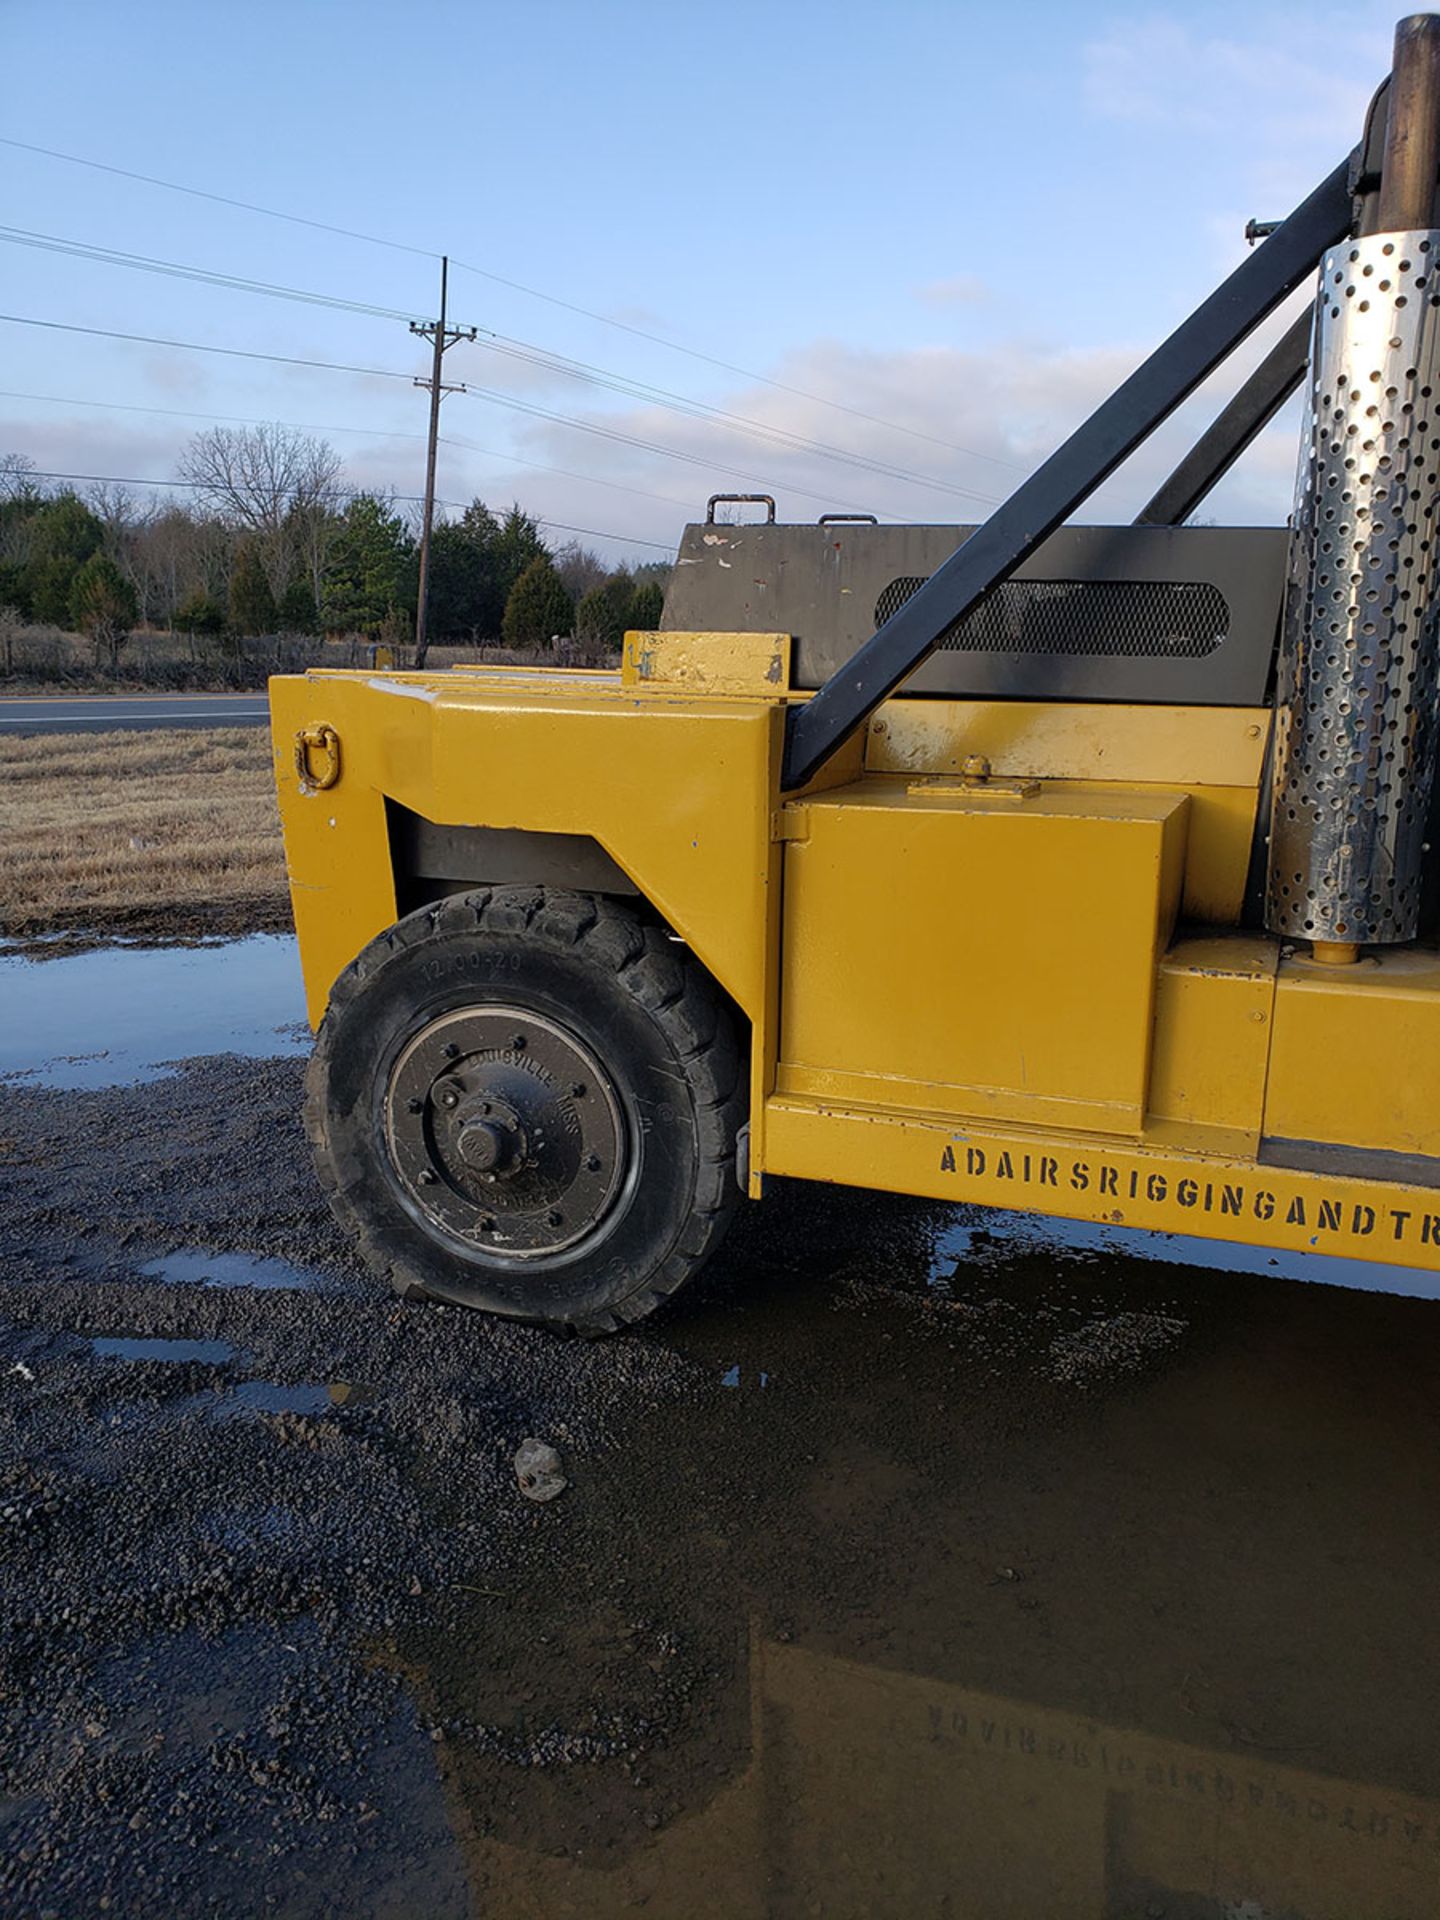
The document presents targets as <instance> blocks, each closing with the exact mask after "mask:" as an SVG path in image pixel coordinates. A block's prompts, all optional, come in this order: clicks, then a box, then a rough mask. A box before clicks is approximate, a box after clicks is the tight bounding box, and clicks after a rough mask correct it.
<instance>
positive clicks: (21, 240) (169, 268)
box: [0, 227, 412, 320]
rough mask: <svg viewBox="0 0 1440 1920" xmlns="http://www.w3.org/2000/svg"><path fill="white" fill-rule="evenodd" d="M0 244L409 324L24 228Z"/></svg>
mask: <svg viewBox="0 0 1440 1920" xmlns="http://www.w3.org/2000/svg"><path fill="white" fill-rule="evenodd" d="M0 240H6V241H9V242H10V243H11V245H13V246H18V247H36V248H39V249H40V250H41V251H42V252H45V253H60V254H65V255H67V256H71V257H73V258H75V259H78V260H94V261H96V262H98V264H100V265H101V266H106V267H133V268H135V269H136V270H137V271H139V272H142V273H161V274H164V275H166V276H167V277H168V278H169V279H172V280H194V281H197V282H198V283H199V284H200V285H201V286H206V287H223V288H224V289H225V290H226V291H227V292H229V293H261V294H265V295H266V296H267V297H268V298H270V299H274V300H298V301H300V302H301V303H302V304H303V305H305V306H310V307H326V308H329V309H331V310H333V311H337V312H341V313H361V314H365V315H366V316H367V317H369V318H371V319H376V320H409V319H410V318H411V317H412V316H411V314H409V313H403V312H401V311H400V309H399V308H398V307H381V306H377V305H375V304H374V303H373V302H371V301H368V300H347V299H344V298H343V297H342V296H341V295H339V294H331V293H313V292H310V291H308V290H307V289H306V288H304V287H282V286H275V285H272V284H271V283H270V282H269V281H267V280H246V279H244V278H243V277H242V276H241V275H239V274H234V273H217V272H215V271H213V270H212V269H211V268H209V267H191V266H187V265H185V263H184V262H183V261H179V260H152V259H151V258H150V257H149V256H148V255H147V254H143V253H122V252H121V251H120V250H119V249H118V248H116V247H96V246H92V245H91V244H90V243H89V242H88V241H84V240H65V239H62V238H61V237H60V236H59V235H57V234H53V233H32V232H31V231H29V229H27V228H25V227H0Z"/></svg>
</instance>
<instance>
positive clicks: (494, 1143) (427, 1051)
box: [385, 1006, 628, 1260]
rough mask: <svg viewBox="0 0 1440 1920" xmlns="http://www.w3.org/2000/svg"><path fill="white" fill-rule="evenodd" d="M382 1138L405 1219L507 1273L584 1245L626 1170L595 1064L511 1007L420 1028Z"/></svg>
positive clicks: (554, 1030)
mask: <svg viewBox="0 0 1440 1920" xmlns="http://www.w3.org/2000/svg"><path fill="white" fill-rule="evenodd" d="M385 1137H386V1144H387V1146H388V1147H389V1150H390V1159H391V1163H392V1165H393V1166H394V1168H395V1172H396V1174H397V1175H398V1176H399V1179H400V1184H401V1186H402V1187H403V1189H404V1191H405V1193H406V1196H407V1197H408V1199H409V1200H410V1202H411V1204H412V1206H414V1207H416V1208H418V1209H419V1211H420V1212H422V1213H423V1214H425V1215H426V1216H427V1218H428V1219H429V1220H431V1221H433V1222H434V1223H435V1224H436V1225H437V1226H439V1227H441V1228H443V1229H444V1230H445V1231H446V1232H448V1233H449V1234H451V1235H453V1236H455V1237H457V1238H459V1239H461V1240H463V1241H465V1242H467V1243H468V1244H470V1245H472V1246H477V1247H482V1248H484V1249H485V1251H486V1252H488V1253H492V1254H494V1255H496V1256H497V1257H499V1258H502V1259H505V1258H509V1259H512V1260H525V1259H536V1258H538V1257H540V1256H543V1255H548V1254H556V1253H561V1252H563V1251H564V1250H565V1249H567V1248H569V1247H573V1246H575V1245H576V1244H577V1242H579V1241H581V1240H583V1239H585V1238H586V1237H587V1236H588V1235H591V1234H593V1233H594V1232H595V1231H596V1230H597V1229H598V1228H599V1226H600V1225H601V1223H602V1222H603V1220H604V1219H605V1216H606V1214H607V1213H608V1212H609V1211H610V1208H611V1206H612V1205H613V1204H614V1201H615V1197H616V1195H617V1194H618V1193H619V1191H620V1188H621V1185H622V1183H623V1181H624V1176H625V1170H626V1162H627V1159H628V1152H627V1144H626V1136H625V1126H624V1121H623V1119H622V1116H621V1112H620V1105H619V1102H618V1100H617V1099H616V1097H615V1090H614V1088H613V1087H612V1086H611V1084H610V1081H609V1080H608V1078H607V1077H606V1075H605V1074H604V1073H603V1072H602V1071H601V1069H600V1064H599V1062H598V1061H597V1060H596V1058H595V1056H594V1055H593V1054H592V1053H591V1052H590V1050H589V1049H588V1048H587V1047H585V1046H582V1044H581V1043H580V1041H578V1040H577V1039H576V1038H575V1037H574V1035H573V1034H569V1033H567V1032H566V1031H565V1030H564V1028H563V1027H558V1026H556V1025H555V1024H554V1023H553V1022H551V1021H549V1020H545V1019H542V1018H540V1016H539V1015H537V1014H534V1013H530V1012H528V1011H526V1010H524V1009H522V1008H518V1007H493V1006H486V1007H483V1008H480V1007H469V1008H464V1009H462V1010H461V1011H460V1012H458V1013H447V1014H444V1015H442V1016H441V1017H440V1018H439V1019H438V1020H432V1021H431V1022H430V1024H429V1025H428V1026H427V1027H425V1028H423V1029H422V1030H421V1032H420V1033H418V1034H417V1035H416V1036H415V1038H414V1039H413V1040H412V1041H411V1042H410V1044H409V1045H408V1046H407V1047H406V1048H405V1051H404V1052H403V1053H402V1054H401V1055H400V1058H399V1059H398V1060H397V1061H396V1063H395V1068H394V1071H393V1072H392V1073H391V1075H390V1084H389V1086H388V1088H387V1089H386V1094H385Z"/></svg>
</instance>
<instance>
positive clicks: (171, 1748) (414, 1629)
mask: <svg viewBox="0 0 1440 1920" xmlns="http://www.w3.org/2000/svg"><path fill="white" fill-rule="evenodd" d="M187 957H189V958H192V959H193V960H194V961H195V962H196V963H197V964H198V963H201V962H205V961H207V960H212V961H214V964H215V968H216V973H217V976H218V974H219V972H221V971H222V970H223V968H224V966H225V965H226V964H227V962H226V961H225V959H224V958H223V957H218V958H217V957H216V956H214V955H194V956H187ZM64 964H67V965H68V964H70V963H68V962H67V963H64ZM224 998H225V996H224V995H223V994H221V995H219V996H218V1000H219V1001H220V1002H223V1001H224ZM6 1004H7V1005H12V1006H13V1005H14V1004H16V1002H15V1001H14V1000H12V1001H10V1002H8V1003H6ZM290 1013H291V1009H290V1008H289V1006H288V1005H286V1004H281V1003H277V1004H276V1005H275V1006H273V1007H272V1006H269V1005H267V1006H266V1007H265V1008H264V1009H263V1020H272V1016H273V1024H272V1029H271V1030H272V1032H273V1025H279V1026H281V1027H284V1026H286V1024H287V1021H288V1019H289V1018H290ZM263 1020H262V1021H261V1022H260V1024H262V1025H263ZM12 1025H13V1022H12ZM292 1037H293V1036H288V1035H287V1034H283V1033H282V1034H281V1035H279V1036H277V1037H276V1039H275V1044H276V1045H277V1046H281V1045H285V1046H288V1045H290V1044H291V1039H292ZM13 1038H14V1035H13V1032H12V1031H11V1030H10V1027H8V1026H7V1027H6V1028H5V1029H4V1030H3V1040H4V1042H5V1043H8V1042H10V1041H12V1040H13ZM32 1038H33V1036H32ZM162 1040H163V1035H162ZM229 1044H230V1041H229V1040H228V1038H227V1037H226V1036H225V1035H224V1034H223V1033H222V1034H219V1035H217V1038H216V1042H215V1045H216V1046H217V1048H219V1049H224V1048H226V1047H228V1046H229ZM262 1045H263V1042H262V1041H260V1040H256V1041H255V1042H254V1047H255V1049H256V1051H257V1052H258V1051H259V1050H260V1048H261V1046H262ZM46 1046H48V1047H49V1048H50V1050H51V1054H59V1053H60V1052H62V1051H73V1050H74V1049H72V1048H71V1047H70V1045H69V1043H68V1041H67V1040H66V1039H65V1037H64V1036H63V1035H61V1034H52V1035H51V1036H50V1037H49V1039H48V1040H45V1041H39V1040H37V1041H35V1043H34V1044H33V1045H32V1048H31V1051H32V1053H39V1054H44V1053H45V1049H46ZM152 1055H154V1056H155V1057H154V1058H152V1057H151V1056H152ZM173 1058H174V1054H173V1052H172V1053H169V1054H167V1053H166V1052H165V1050H164V1047H163V1044H160V1043H155V1042H152V1041H151V1040H150V1039H148V1038H147V1039H145V1040H144V1041H143V1043H141V1044H138V1045H137V1046H136V1047H135V1048H134V1049H132V1051H131V1053H130V1054H129V1055H127V1056H126V1057H125V1058H123V1059H121V1058H118V1057H116V1050H115V1049H111V1053H110V1058H109V1062H108V1065H106V1066H105V1068H104V1071H103V1072H100V1073H98V1074H96V1075H93V1076H91V1078H90V1079H89V1081H88V1082H87V1083H86V1084H80V1085H75V1084H46V1082H47V1081H50V1080H54V1079H57V1078H58V1079H60V1080H61V1081H62V1082H63V1080H64V1075H63V1074H61V1073H59V1072H58V1066H59V1065H63V1063H57V1062H56V1061H55V1060H54V1059H53V1058H50V1057H48V1056H47V1057H46V1058H45V1059H41V1060H38V1061H36V1060H32V1062H31V1063H30V1070H29V1071H28V1072H26V1073H23V1074H21V1075H20V1076H19V1077H16V1078H12V1079H10V1080H9V1081H7V1082H4V1083H0V1103H3V1105H0V1181H3V1209H4V1211H3V1238H0V1542H3V1546H0V1555H3V1559H0V1912H4V1913H5V1914H6V1915H7V1916H11V1915H14V1916H30V1915H34V1916H37V1917H38V1916H40V1915H43V1914H46V1913H52V1914H55V1915H64V1916H67V1917H68V1916H70V1915H81V1914H84V1915H90V1914H95V1913H102V1912H104V1913H114V1914H130V1913H141V1912H144V1913H166V1914H176V1915H189V1914H197V1915H198V1914H234V1913H237V1912H245V1913H251V1912H254V1913H260V1912H273V1913H278V1914H285V1915H294V1916H307V1915H328V1914H337V1915H338V1914H345V1915H369V1914H374V1915H386V1916H391V1915H397V1916H398V1915H410V1914H424V1915H427V1916H428V1915H456V1916H461V1915H477V1916H478V1915H485V1916H490V1915H507V1916H508V1915H517V1916H520V1915H523V1916H531V1915H533V1916H537V1917H538V1916H542V1915H543V1916H546V1920H549V1916H552V1915H561V1914H567V1913H574V1914H584V1915H587V1916H588V1915H608V1914H610V1913H612V1912H613V1913H629V1912H631V1911H636V1910H643V1911H645V1912H647V1913H650V1914H656V1915H665V1916H669V1915H675V1916H677V1917H678V1916H682V1915H689V1914H691V1913H694V1912H695V1911H697V1910H700V1911H708V1912H714V1913H722V1914H725V1915H727V1916H729V1915H736V1916H749V1915H754V1916H757V1920H758V1917H759V1916H769V1915H776V1916H789V1915H809V1914H816V1913H819V1914H824V1915H827V1916H833V1915H856V1916H859V1915H897V1916H899V1915H907V1916H908V1915H912V1914H917V1913H933V1914H937V1915H953V1916H961V1915H964V1916H972V1915H990V1914H1012V1913H1013V1914H1025V1915H1039V1914H1052V1913H1053V1914H1077V1915H1080V1914H1085V1915H1088V1914H1099V1915H1106V1916H1118V1915H1126V1916H1129V1915H1146V1914H1159V1915H1168V1916H1202V1915H1203V1916H1216V1917H1217V1920H1218V1916H1221V1915H1229V1916H1238V1915H1245V1916H1247V1917H1249V1916H1258V1915H1262V1914H1263V1915H1267V1916H1269V1915H1290V1916H1298V1915H1304V1916H1314V1917H1319V1916H1337V1917H1338V1916H1346V1920H1351V1917H1352V1916H1364V1915H1369V1914H1375V1915H1389V1916H1410V1915H1427V1916H1428V1915H1431V1914H1433V1913H1434V1912H1435V1911H1437V1909H1440V1754H1437V1747H1436V1735H1435V1724H1436V1705H1437V1681H1440V1646H1437V1642H1436V1638H1435V1635H1434V1634H1433V1632H1432V1631H1431V1627H1430V1619H1431V1615H1432V1613H1433V1596H1434V1594H1435V1592H1436V1590H1437V1575H1440V1545H1437V1540H1436V1535H1435V1526H1434V1515H1435V1512H1436V1510H1437V1509H1436V1494H1437V1491H1440V1489H1437V1485H1436V1482H1437V1479H1440V1471H1437V1466H1436V1444H1435V1443H1436V1437H1437V1427H1440V1413H1437V1408H1440V1391H1437V1389H1440V1358H1437V1355H1440V1342H1437V1339H1436V1329H1437V1325H1440V1322H1437V1320H1436V1317H1435V1316H1436V1314H1437V1313H1440V1305H1437V1304H1436V1303H1434V1302H1432V1301H1425V1300H1412V1299H1401V1298H1396V1297H1392V1296H1390V1295H1388V1294H1382V1293H1365V1292H1350V1291H1341V1290H1339V1289H1336V1288H1334V1287H1330V1286H1303V1285H1299V1284H1297V1283H1296V1282H1295V1281H1293V1280H1289V1279H1285V1278H1281V1277H1277V1275H1276V1274H1274V1273H1272V1272H1271V1271H1269V1270H1268V1269H1267V1268H1266V1266H1265V1261H1264V1260H1263V1258H1262V1259H1259V1260H1257V1261H1256V1262H1254V1263H1253V1264H1255V1265H1257V1266H1258V1267H1259V1269H1260V1271H1259V1272H1256V1273H1248V1274H1247V1273H1232V1272H1219V1271H1216V1270H1215V1269H1214V1268H1213V1267H1193V1266H1187V1265H1183V1264H1180V1263H1178V1262H1177V1261H1175V1260H1174V1259H1173V1258H1172V1259H1168V1260H1163V1261H1162V1260H1160V1259H1154V1258H1147V1257H1143V1256H1144V1254H1145V1253H1146V1252H1153V1253H1164V1252H1167V1251H1168V1252H1170V1253H1173V1248H1169V1249H1167V1248H1165V1247H1164V1246H1163V1245H1162V1246H1157V1247H1147V1244H1146V1243H1143V1242H1135V1241H1131V1242H1127V1243H1125V1244H1124V1245H1122V1246H1119V1247H1117V1246H1116V1245H1114V1244H1095V1243H1093V1242H1092V1243H1086V1241H1085V1237H1084V1236H1083V1235H1081V1236H1072V1237H1071V1238H1070V1240H1069V1241H1068V1242H1067V1239H1066V1237H1065V1236H1064V1235H1063V1234H1061V1233H1057V1232H1056V1231H1055V1230H1053V1229H1048V1228H1046V1227H1045V1226H1044V1225H1043V1224H1042V1223H1040V1222H1037V1221H1034V1220H1029V1221H1025V1220H1019V1221H1016V1220H1009V1221H1005V1222H997V1221H994V1220H987V1219H985V1218H982V1217H981V1216H978V1215H975V1214H969V1213H966V1212H965V1211H963V1210H957V1209H953V1208H941V1207H929V1206H924V1205H919V1204H916V1203H911V1202H904V1201H897V1200H893V1199H887V1198H885V1197H884V1196H875V1195H863V1194H848V1193H844V1192H838V1191H832V1190H827V1189H819V1188H805V1187H799V1186H790V1187H782V1188H780V1189H779V1190H778V1191H777V1192H776V1193H775V1194H774V1195H773V1196H772V1197H770V1198H767V1200H766V1201H765V1202H764V1203H763V1204H761V1205H759V1206H757V1207H753V1208H750V1209H747V1211H746V1213H745V1215H744V1216H743V1218H742V1220H741V1223H740V1226H739V1229H738V1230H737V1232H736V1233H735V1234H734V1235H733V1236H732V1239H731V1241H730V1242H729V1243H728V1246H727V1249H726V1251H725V1253H724V1255H723V1256H722V1257H721V1259H720V1260H719V1261H718V1262H717V1263H716V1265H715V1266H714V1267H713V1268H712V1269H711V1271H710V1273H709V1274H708V1275H707V1276H706V1278H705V1279H704V1280H703V1281H702V1282H700V1283H699V1284H698V1286H697V1287H696V1288H695V1289H694V1290H692V1292H691V1293H690V1295H689V1296H688V1297H683V1298H682V1299H680V1300H678V1301H677V1302H676V1303H675V1304H674V1305H673V1307H672V1308H671V1309H669V1310H668V1311H667V1313H666V1314H665V1316H664V1317H663V1318H662V1319H659V1320H657V1321H654V1322H652V1323H649V1324H648V1325H647V1326H646V1327H645V1328H643V1329H641V1330H639V1331H637V1332H634V1333H632V1334H629V1335H626V1336H625V1337H623V1338H620V1339H616V1340H610V1341H606V1342H600V1343H594V1344H586V1343H581V1342H576V1341H564V1340H558V1339H555V1338H553V1337H550V1336H548V1335H545V1334H541V1333H537V1332H533V1331H531V1330H528V1329H524V1328H518V1327H513V1326H506V1325H501V1324H496V1323H489V1322H485V1321H481V1320H479V1319H477V1318H475V1317H472V1316H466V1315H463V1314H461V1313H458V1312H456V1311H454V1310H450V1309H444V1308H435V1307H422V1306H412V1305H402V1304H401V1303H399V1302H397V1301H395V1300H393V1299H391V1298H389V1297H386V1296H383V1295H380V1294H378V1293H377V1292H376V1291H375V1289H374V1288H373V1287H372V1285H371V1284H370V1283H369V1282H368V1281H366V1280H365V1279H364V1278H362V1277H361V1276H360V1275H359V1274H358V1273H357V1272H356V1270H355V1269H354V1267H353V1264H352V1263H351V1261H350V1259H349V1256H348V1251H347V1249H346V1247H345V1246H344V1245H343V1243H342V1242H341V1241H340V1239H339V1237H338V1236H337V1234H336V1232H335V1231H334V1230H333V1228H332V1227H331V1225H330V1223H329V1219H328V1215H326V1214H325V1212H324V1210H323V1207H322V1206H321V1204H320V1202H319V1199H318V1196H317V1193H316V1190H315V1188H314V1185H313V1182H312V1179H311V1175H310V1171H309V1166H308V1162H307V1159H306V1155H305V1152H304V1149H303V1143H302V1140H301V1137H300V1131H299V1126H298V1120H297V1110H298V1097H299V1082H300V1077H301V1073H302V1071H303V1061H302V1059H301V1058H300V1056H299V1055H298V1054H293V1055H291V1056H289V1057H285V1056H282V1057H245V1056H244V1055H243V1054H241V1053H236V1052H231V1051H224V1050H217V1051H212V1052H210V1053H209V1054H208V1056H207V1057H203V1058H193V1059H190V1060H188V1061H186V1062H185V1063H184V1064H183V1065H181V1066H178V1067H171V1068H169V1069H166V1068H164V1066H163V1061H164V1060H165V1059H173ZM157 1062H158V1063H160V1064H159V1065H158V1067H157ZM152 1070H154V1071H152ZM147 1076H148V1077H147ZM106 1079H108V1080H110V1081H111V1082H112V1084H102V1082H103V1081H104V1080H106ZM115 1081H121V1082H126V1083H127V1084H113V1082H115ZM529 1436H535V1437H537V1438H540V1439H543V1440H545V1441H546V1442H548V1443H549V1444H550V1445H552V1446H553V1447H554V1448H555V1449H556V1450H557V1451H558V1453H559V1454H560V1456H561V1461H562V1467H563V1472H564V1474H565V1476H566V1478H567V1479H568V1481H569V1483H570V1484H569V1485H568V1487H567V1488H566V1490H565V1491H564V1493H563V1494H562V1495H560V1497H559V1498H557V1499H556V1500H555V1501H553V1502H551V1503H549V1504H547V1505H543V1506H540V1505H536V1504H534V1503H532V1502H530V1501H528V1500H526V1499H525V1498H524V1497H523V1495H522V1494H521V1492H520V1490H519V1488H518V1486H517V1484H516V1478H515V1471H514V1465H513V1461H514V1455H515V1451H516V1448H517V1447H518V1445H519V1444H520V1442H521V1441H522V1440H523V1439H525V1438H527V1437H529Z"/></svg>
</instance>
